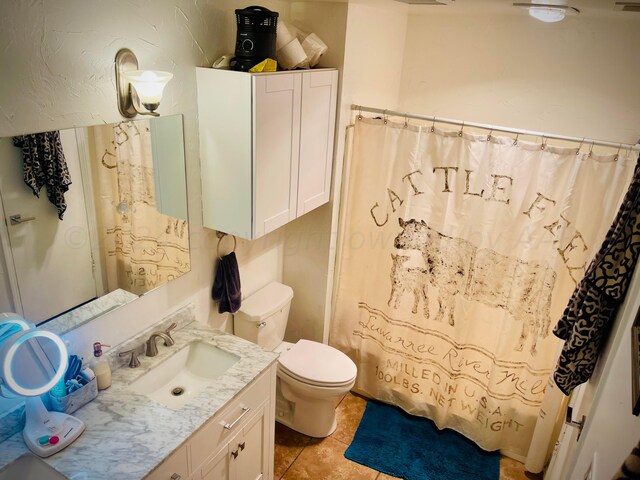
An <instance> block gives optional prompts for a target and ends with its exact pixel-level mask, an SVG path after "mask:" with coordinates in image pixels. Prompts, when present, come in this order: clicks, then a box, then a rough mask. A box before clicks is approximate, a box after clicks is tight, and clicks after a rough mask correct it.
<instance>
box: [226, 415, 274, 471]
mask: <svg viewBox="0 0 640 480" xmlns="http://www.w3.org/2000/svg"><path fill="white" fill-rule="evenodd" d="M266 420H267V419H266V417H265V409H264V407H263V408H262V409H261V410H260V412H259V413H258V414H257V415H256V416H255V417H254V418H253V419H252V420H251V421H250V422H249V423H247V425H246V426H245V427H244V428H243V429H242V436H240V437H238V439H237V441H236V442H235V444H234V442H231V445H230V448H231V451H232V452H237V453H238V456H237V457H235V458H234V457H233V456H232V457H231V462H232V469H233V470H234V477H233V478H234V479H235V480H264V479H266V478H268V476H267V473H266V472H267V469H268V466H269V462H268V459H267V458H266V454H267V452H266V449H265V447H266V444H265V438H266V437H265V435H267V433H268V431H269V428H268V426H267V424H266Z"/></svg>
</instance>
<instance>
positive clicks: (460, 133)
mask: <svg viewBox="0 0 640 480" xmlns="http://www.w3.org/2000/svg"><path fill="white" fill-rule="evenodd" d="M462 130H464V122H462V126H461V127H460V131H459V132H458V136H459V137H461V136H462Z"/></svg>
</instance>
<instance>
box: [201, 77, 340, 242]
mask: <svg viewBox="0 0 640 480" xmlns="http://www.w3.org/2000/svg"><path fill="white" fill-rule="evenodd" d="M196 77H197V84H198V123H199V129H200V162H201V174H202V211H203V224H204V226H205V227H209V228H213V229H215V230H219V231H223V232H226V233H231V234H234V235H237V236H239V237H242V238H246V239H250V240H253V239H256V238H258V237H261V236H263V235H265V234H267V233H269V232H272V231H273V230H275V229H277V228H279V227H281V226H282V225H285V224H286V223H288V222H290V221H292V220H294V219H296V218H298V217H300V216H301V215H304V214H305V213H307V212H309V211H311V210H313V209H314V208H317V207H319V206H320V205H323V204H325V203H327V202H328V201H329V195H330V190H331V167H332V161H333V141H334V134H335V117H336V98H337V91H338V71H337V70H335V69H318V70H300V71H291V72H273V73H263V74H249V73H245V72H236V71H232V70H216V69H211V68H198V69H196Z"/></svg>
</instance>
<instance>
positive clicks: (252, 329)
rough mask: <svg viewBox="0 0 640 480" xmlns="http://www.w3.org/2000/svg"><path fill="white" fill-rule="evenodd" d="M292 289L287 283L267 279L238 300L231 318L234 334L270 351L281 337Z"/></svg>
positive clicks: (287, 314)
mask: <svg viewBox="0 0 640 480" xmlns="http://www.w3.org/2000/svg"><path fill="white" fill-rule="evenodd" d="M292 298H293V290H292V289H291V287H288V286H287V285H283V284H281V283H278V282H271V283H270V284H268V285H267V286H265V287H263V288H261V289H260V290H258V291H257V292H255V293H254V294H252V295H250V296H248V297H247V298H245V299H244V300H243V301H242V306H241V307H240V310H238V311H237V312H236V313H235V314H234V317H233V328H234V333H235V334H236V335H238V336H239V337H242V338H244V339H246V340H249V341H251V342H253V343H257V344H258V345H260V346H261V347H262V348H264V349H266V350H273V349H274V348H276V347H277V346H278V345H280V343H282V340H283V339H284V332H285V330H286V328H287V320H288V318H289V307H290V306H291V299H292Z"/></svg>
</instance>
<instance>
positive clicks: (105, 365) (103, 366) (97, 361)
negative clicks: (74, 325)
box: [89, 342, 111, 390]
mask: <svg viewBox="0 0 640 480" xmlns="http://www.w3.org/2000/svg"><path fill="white" fill-rule="evenodd" d="M103 346H105V347H108V346H109V345H103V344H102V343H100V342H96V343H94V344H93V360H91V363H90V364H89V366H90V367H91V370H93V373H95V374H96V380H97V381H98V390H104V389H105V388H109V387H110V386H111V367H110V366H109V362H108V361H107V359H106V358H104V357H103V356H102V347H103Z"/></svg>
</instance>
